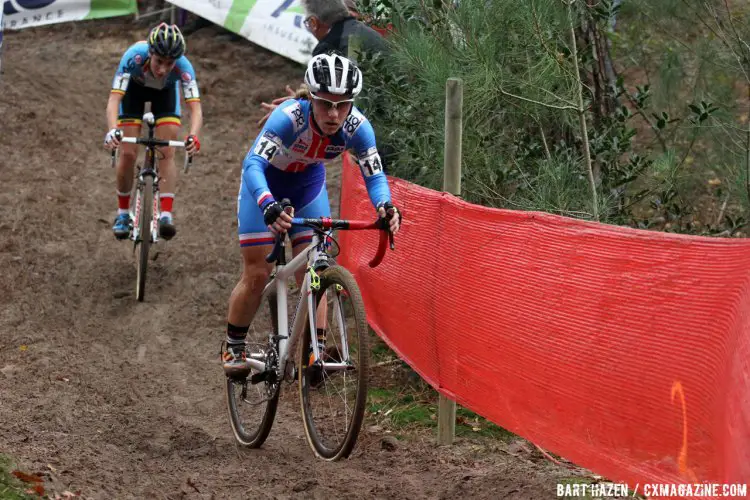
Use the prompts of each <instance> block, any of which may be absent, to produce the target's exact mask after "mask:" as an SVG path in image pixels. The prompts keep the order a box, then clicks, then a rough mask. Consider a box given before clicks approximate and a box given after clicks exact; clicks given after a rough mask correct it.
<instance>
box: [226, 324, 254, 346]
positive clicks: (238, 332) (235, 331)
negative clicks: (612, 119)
mask: <svg viewBox="0 0 750 500" xmlns="http://www.w3.org/2000/svg"><path fill="white" fill-rule="evenodd" d="M249 329H250V325H248V326H236V325H233V324H232V323H227V345H229V346H232V345H235V346H236V345H241V344H244V343H245V337H247V331H248V330H249Z"/></svg>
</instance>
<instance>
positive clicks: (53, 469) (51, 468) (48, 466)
mask: <svg viewBox="0 0 750 500" xmlns="http://www.w3.org/2000/svg"><path fill="white" fill-rule="evenodd" d="M47 468H48V469H49V470H51V471H52V472H57V469H55V468H54V467H52V466H51V465H50V464H47Z"/></svg>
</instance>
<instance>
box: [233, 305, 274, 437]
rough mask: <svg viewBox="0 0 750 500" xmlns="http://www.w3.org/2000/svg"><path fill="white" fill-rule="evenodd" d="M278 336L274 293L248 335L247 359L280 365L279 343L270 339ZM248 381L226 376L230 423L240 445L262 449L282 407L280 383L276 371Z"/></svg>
mask: <svg viewBox="0 0 750 500" xmlns="http://www.w3.org/2000/svg"><path fill="white" fill-rule="evenodd" d="M276 334H277V325H276V296H275V295H274V294H271V295H270V296H269V297H268V300H267V301H266V302H265V304H263V303H262V304H261V306H260V307H259V308H258V312H257V313H256V314H255V318H254V319H253V323H252V325H251V327H250V331H249V332H248V336H247V347H246V355H247V357H248V359H256V360H263V361H264V362H265V365H266V367H267V369H269V370H275V369H276V367H277V366H278V350H277V343H276V342H274V341H273V340H271V339H272V338H273V337H274V336H275V335H276ZM258 373H263V372H259V371H255V370H254V371H253V372H251V376H249V377H248V378H241V379H240V378H232V377H227V387H226V389H227V409H228V410H229V422H230V423H231V425H232V432H234V437H235V439H236V440H237V442H238V443H239V444H240V445H242V446H247V447H248V448H258V447H260V446H261V445H262V444H263V443H264V442H265V441H266V439H267V438H268V435H269V433H270V432H271V427H272V426H273V421H274V418H275V417H276V408H277V406H278V404H279V393H280V391H281V381H280V380H277V379H276V375H275V372H273V373H271V372H270V371H266V373H265V378H264V379H263V380H260V381H257V383H255V384H253V382H252V380H251V379H252V375H253V374H258Z"/></svg>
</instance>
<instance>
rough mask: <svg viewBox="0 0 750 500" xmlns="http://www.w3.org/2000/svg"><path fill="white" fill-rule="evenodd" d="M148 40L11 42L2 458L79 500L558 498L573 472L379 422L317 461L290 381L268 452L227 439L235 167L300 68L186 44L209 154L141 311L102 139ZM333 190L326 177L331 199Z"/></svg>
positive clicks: (76, 34) (67, 34) (3, 86)
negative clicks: (352, 445) (133, 51)
mask: <svg viewBox="0 0 750 500" xmlns="http://www.w3.org/2000/svg"><path fill="white" fill-rule="evenodd" d="M146 32H147V26H146V25H144V24H142V23H141V24H136V23H135V22H133V21H130V20H126V19H114V20H106V21H88V22H82V23H73V24H64V25H57V26H53V27H46V28H39V29H29V30H24V31H21V32H8V33H6V38H5V47H4V53H3V74H2V76H1V77H0V186H2V188H0V208H1V210H0V272H1V278H0V339H2V342H0V453H2V454H6V455H10V456H11V457H13V458H14V459H15V460H17V461H18V463H19V466H20V467H22V468H23V469H24V470H26V471H29V472H35V473H39V474H43V475H44V477H45V480H46V486H47V491H48V492H62V491H64V490H69V491H80V492H81V495H82V496H83V497H86V498H102V499H104V498H107V499H111V498H250V497H254V498H303V497H304V498H310V497H312V498H324V497H325V498H330V497H334V498H338V497H349V498H408V499H416V498H453V497H456V496H458V495H462V496H466V497H469V498H518V499H529V498H535V499H536V498H553V497H556V494H555V483H556V482H557V479H558V478H559V477H561V476H562V475H564V474H566V470H565V469H564V468H560V467H556V466H554V465H553V464H552V463H551V462H549V461H548V460H546V459H543V458H540V457H539V455H538V453H536V452H535V451H534V450H529V449H528V448H526V447H524V446H516V447H515V449H514V448H513V445H507V444H505V443H500V442H497V443H487V442H483V443H482V442H479V443H477V442H474V441H469V440H460V441H459V442H458V443H457V445H456V446H453V447H450V448H438V447H436V446H435V445H434V440H433V439H432V437H431V435H419V434H415V435H414V436H411V437H406V438H404V439H402V440H401V441H399V444H398V446H396V447H395V449H393V447H388V448H384V447H383V446H382V443H381V439H382V438H383V432H384V431H382V430H380V429H379V428H378V427H372V426H369V431H368V430H363V432H362V434H361V437H360V440H359V442H358V445H357V447H356V449H355V452H354V453H353V455H352V457H351V458H350V459H348V460H345V461H341V462H338V463H324V462H322V461H320V460H317V459H315V458H314V457H313V454H312V451H311V450H310V449H309V448H308V446H307V444H306V442H305V440H304V431H303V429H302V423H301V417H300V415H299V402H298V396H297V392H296V391H295V390H294V388H293V387H290V388H287V389H286V390H285V391H284V393H283V394H282V399H281V405H280V410H279V414H278V416H277V418H276V423H275V425H274V428H273V431H272V433H271V436H270V437H269V439H268V441H267V442H266V444H265V445H264V447H263V448H262V449H260V450H244V449H239V448H237V447H236V446H235V444H234V440H233V436H232V434H231V431H230V427H229V423H228V419H227V416H226V410H225V400H224V393H223V374H222V371H221V368H220V364H219V361H218V351H219V347H220V342H221V340H222V339H223V336H224V330H225V324H226V308H227V300H228V297H229V294H230V292H231V290H232V288H233V286H234V284H235V282H236V280H237V278H238V277H239V272H240V254H239V248H238V244H237V236H236V215H235V214H236V196H237V190H238V186H239V175H240V163H241V159H242V157H243V156H244V154H245V151H246V148H247V147H248V146H249V141H250V140H251V137H254V134H255V133H256V132H257V128H256V125H255V124H256V122H257V120H258V119H259V118H260V116H262V113H261V111H260V108H259V103H260V101H262V100H269V99H271V98H273V97H275V96H277V95H279V94H280V93H281V92H283V89H284V86H285V85H286V84H287V83H292V84H294V83H295V82H297V81H299V80H300V79H301V77H302V69H301V67H300V66H298V65H296V64H295V63H293V62H290V61H288V60H286V59H283V58H281V57H279V56H276V55H274V54H272V53H270V52H268V51H266V50H263V49H261V48H259V47H256V46H253V45H252V44H250V43H249V42H244V41H236V40H235V41H232V40H230V39H229V38H228V37H226V36H225V35H223V34H222V32H221V31H220V30H218V29H216V28H205V29H202V30H199V31H198V32H196V33H194V34H193V35H191V36H189V38H188V50H189V52H188V56H189V57H190V59H191V61H192V62H193V64H194V66H195V69H196V72H197V75H198V81H199V83H200V85H201V91H202V95H203V99H202V102H203V106H204V114H205V125H204V131H203V133H202V135H201V143H202V146H203V148H202V151H201V153H202V154H201V155H200V157H198V158H197V159H196V162H195V164H194V166H193V168H192V170H191V171H190V173H189V174H187V175H182V174H181V176H180V180H179V184H178V189H177V197H176V201H175V216H176V222H177V224H178V231H179V232H178V235H177V237H176V238H175V239H173V240H172V241H170V242H163V241H162V242H160V243H159V244H158V245H157V247H155V248H154V249H152V252H154V255H155V256H156V259H155V260H153V261H152V262H151V267H150V268H149V276H148V285H147V295H146V301H145V302H144V303H139V302H137V301H136V300H135V296H134V288H135V287H134V280H135V266H134V257H133V254H132V246H131V245H130V244H129V243H125V242H118V241H116V240H115V239H114V237H113V235H112V232H111V229H110V227H111V224H112V219H113V217H114V213H115V208H116V198H115V184H114V171H113V170H112V169H111V168H110V165H109V158H108V154H107V153H106V152H105V151H104V150H103V149H102V147H101V143H102V141H103V138H104V135H105V133H106V121H105V116H104V110H105V107H106V101H107V98H108V94H109V85H110V82H111V79H112V76H113V74H114V71H115V68H116V65H117V63H118V61H119V58H120V56H121V55H122V52H123V51H124V50H125V48H126V47H127V46H128V45H129V44H130V43H132V42H134V41H136V40H139V39H142V38H143V37H144V36H145V33H146ZM184 121H185V122H186V123H187V120H184ZM183 129H186V126H185V125H183ZM179 160H181V153H178V161H179ZM337 177H338V176H337V174H336V171H335V167H332V170H331V171H330V175H329V186H330V190H331V195H332V197H333V198H334V202H333V203H334V206H335V205H336V203H337V201H336V200H335V198H336V195H337V193H336V191H337V186H336V182H337ZM367 427H368V422H366V423H365V428H367ZM568 472H569V471H568ZM568 475H569V474H568Z"/></svg>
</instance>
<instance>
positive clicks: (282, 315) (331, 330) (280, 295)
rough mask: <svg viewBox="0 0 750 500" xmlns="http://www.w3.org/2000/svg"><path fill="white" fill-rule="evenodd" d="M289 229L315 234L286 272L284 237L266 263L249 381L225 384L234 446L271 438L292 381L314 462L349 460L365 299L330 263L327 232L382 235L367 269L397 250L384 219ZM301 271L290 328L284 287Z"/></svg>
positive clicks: (364, 339)
mask: <svg viewBox="0 0 750 500" xmlns="http://www.w3.org/2000/svg"><path fill="white" fill-rule="evenodd" d="M285 201H286V200H285ZM292 225H293V226H294V225H297V226H305V227H308V228H312V229H313V231H314V233H313V239H312V243H311V244H310V245H309V246H308V247H307V248H306V249H305V250H304V251H302V252H301V253H299V254H298V255H297V256H296V257H295V258H294V259H292V260H291V261H290V262H289V263H288V264H287V263H286V253H285V247H286V245H285V241H286V237H285V235H282V236H281V237H277V239H276V244H275V245H274V248H273V250H272V252H271V253H270V254H269V255H268V256H267V257H266V261H268V262H269V263H275V266H274V269H273V272H272V273H271V275H270V277H269V281H268V283H267V284H266V286H265V289H264V290H263V296H262V299H261V305H260V307H259V309H258V311H257V313H256V315H255V318H254V320H253V323H252V325H251V327H250V331H249V332H248V337H247V348H246V355H247V359H248V361H249V363H250V365H251V367H252V371H251V374H250V375H249V376H248V377H247V378H232V377H227V379H226V389H227V403H228V405H227V406H228V410H229V417H230V422H231V425H232V430H233V431H234V435H235V437H236V439H237V441H238V442H239V443H240V444H241V445H243V446H248V447H251V448H257V447H259V446H261V445H262V444H263V442H264V441H265V440H266V438H267V437H268V434H269V433H270V432H271V426H272V425H273V421H274V417H275V415H276V407H277V405H278V402H279V394H280V388H281V384H282V382H283V381H287V382H289V383H293V382H294V381H295V379H296V380H297V382H298V385H299V394H300V401H301V403H302V420H303V422H304V427H305V435H306V437H307V441H308V443H309V444H310V446H311V448H312V449H313V451H314V452H315V454H316V455H317V456H318V457H320V458H322V459H324V460H328V461H334V460H338V459H340V458H345V457H348V456H349V454H350V453H351V451H352V450H353V448H354V445H355V443H356V440H357V436H358V435H359V431H360V428H361V426H362V419H363V417H364V410H365V402H366V398H367V374H368V360H369V349H368V329H367V319H366V317H365V307H364V303H363V301H362V295H361V294H360V291H359V287H358V286H357V282H356V280H355V279H354V277H353V276H352V274H351V273H350V272H349V271H348V270H347V269H345V268H343V267H341V266H339V265H336V264H334V263H333V261H332V258H333V257H335V255H331V253H329V250H330V248H331V247H332V246H333V245H334V244H335V246H336V248H337V249H338V243H336V240H334V239H333V237H332V235H331V232H332V230H334V229H339V230H363V229H378V230H381V231H382V233H381V236H380V245H379V248H378V251H377V254H376V255H375V258H374V259H373V260H372V261H371V262H370V266H371V267H375V266H377V265H378V264H379V263H380V261H381V260H382V258H383V256H384V254H385V251H386V247H387V245H388V243H389V241H390V247H391V249H393V248H394V245H393V235H392V233H390V232H389V230H388V221H387V220H386V219H378V220H377V221H376V222H372V221H346V220H334V219H330V218H320V219H301V218H293V220H292ZM336 254H338V251H337V252H336ZM303 268H304V269H306V273H305V277H304V280H303V282H302V286H301V289H300V293H299V301H298V303H297V307H296V312H295V314H294V316H293V319H292V325H291V328H290V327H289V311H288V308H287V298H288V280H289V279H290V278H292V277H293V276H294V273H295V271H298V270H300V269H303ZM318 328H323V329H325V331H326V332H327V333H326V335H325V339H318V338H317V335H316V332H317V331H318ZM293 358H294V359H293Z"/></svg>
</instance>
